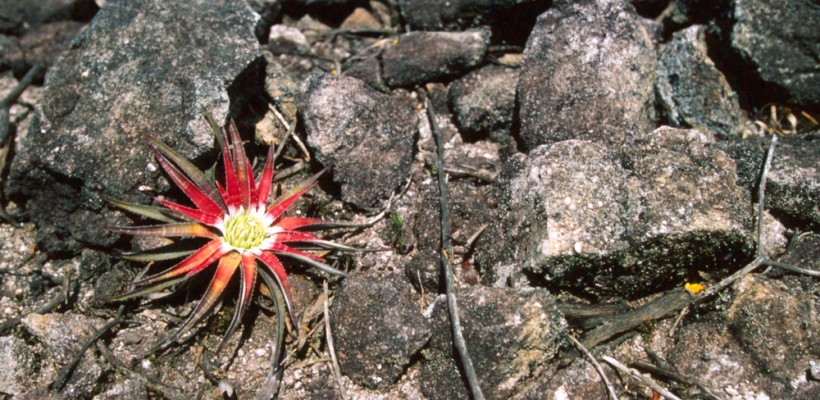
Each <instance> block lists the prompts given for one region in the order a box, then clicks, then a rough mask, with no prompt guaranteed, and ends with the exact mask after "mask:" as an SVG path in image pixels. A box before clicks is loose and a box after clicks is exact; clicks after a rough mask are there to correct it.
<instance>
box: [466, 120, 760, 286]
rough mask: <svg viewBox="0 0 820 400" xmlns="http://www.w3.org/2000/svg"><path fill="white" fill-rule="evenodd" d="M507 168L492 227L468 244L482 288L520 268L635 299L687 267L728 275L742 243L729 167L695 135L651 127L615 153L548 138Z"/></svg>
mask: <svg viewBox="0 0 820 400" xmlns="http://www.w3.org/2000/svg"><path fill="white" fill-rule="evenodd" d="M507 168H509V170H510V171H512V172H511V173H509V189H508V192H507V195H506V198H507V201H506V204H505V207H503V208H502V209H501V211H500V212H499V214H498V216H497V217H498V218H500V219H501V220H502V225H503V231H500V232H498V231H497V232H494V233H490V234H488V233H485V235H484V237H483V238H481V239H479V250H478V251H477V255H481V256H480V258H479V262H480V264H481V268H482V271H483V273H484V277H483V279H484V281H485V283H487V284H494V285H504V284H506V283H507V280H508V279H509V278H510V276H511V275H512V278H515V276H514V274H515V271H516V270H517V269H518V268H520V267H517V266H524V268H525V270H526V272H527V274H528V275H529V276H530V279H534V280H535V281H537V282H540V284H544V285H548V286H550V287H555V288H562V289H568V290H572V291H575V292H576V293H583V294H585V295H588V296H592V297H607V296H628V297H634V296H639V295H641V294H647V293H650V292H652V293H653V292H655V291H657V290H658V289H659V288H661V287H669V286H673V285H677V284H680V283H681V282H682V281H683V280H684V279H685V278H686V277H687V275H688V274H689V273H691V272H693V271H691V270H690V269H691V268H692V266H694V265H697V268H698V270H713V271H714V270H725V269H727V268H731V267H732V266H733V265H737V264H738V263H740V262H741V261H744V260H745V258H744V257H745V256H744V254H748V252H749V251H750V247H751V245H752V242H751V239H750V237H749V235H748V232H750V227H751V225H750V223H751V213H750V209H749V207H748V204H749V203H750V199H749V194H748V192H746V191H744V190H743V189H742V188H741V187H739V186H737V184H736V177H735V167H734V162H733V161H732V160H731V159H730V158H728V157H727V156H726V155H725V154H723V153H722V152H721V151H719V150H717V149H716V148H715V147H714V146H713V144H712V143H711V142H710V141H709V139H708V138H707V137H706V136H705V135H704V134H703V133H701V132H699V131H696V130H688V131H686V130H678V129H673V128H668V127H665V128H659V129H657V130H655V131H654V132H652V133H650V134H648V135H646V136H645V138H644V139H641V140H639V141H637V142H636V143H635V144H634V145H633V146H629V147H625V148H623V149H622V152H620V153H618V152H616V151H614V150H612V149H610V148H607V147H606V146H604V145H601V144H598V143H593V142H589V141H582V140H570V141H564V142H559V143H555V144H553V145H545V146H541V147H537V148H536V149H534V150H533V151H532V152H531V154H530V156H529V158H527V159H523V160H517V161H515V162H513V163H511V164H510V165H509V166H508V167H507ZM499 237H503V238H505V240H499ZM505 242H506V243H509V244H510V245H509V247H508V248H504V246H505V245H504V244H503V243H505ZM727 257H731V258H729V259H727Z"/></svg>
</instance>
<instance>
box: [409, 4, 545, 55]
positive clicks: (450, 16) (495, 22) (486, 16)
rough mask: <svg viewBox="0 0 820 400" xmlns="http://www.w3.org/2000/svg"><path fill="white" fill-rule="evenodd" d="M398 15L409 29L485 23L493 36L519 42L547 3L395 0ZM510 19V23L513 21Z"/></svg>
mask: <svg viewBox="0 0 820 400" xmlns="http://www.w3.org/2000/svg"><path fill="white" fill-rule="evenodd" d="M398 3H399V6H400V7H401V15H402V17H404V20H405V21H406V22H407V24H408V25H409V27H410V28H411V29H413V30H423V31H438V30H446V31H460V30H464V29H466V28H476V27H479V26H487V25H489V26H490V27H491V28H492V30H493V36H494V37H499V38H504V40H505V41H507V42H511V43H516V44H518V43H523V42H524V41H525V40H526V39H527V35H528V34H529V32H530V29H532V24H533V22H534V19H535V17H536V16H538V15H539V14H541V13H542V12H544V10H546V9H547V8H548V7H549V6H550V3H549V2H545V1H537V0H399V2H398ZM513 21H514V23H513Z"/></svg>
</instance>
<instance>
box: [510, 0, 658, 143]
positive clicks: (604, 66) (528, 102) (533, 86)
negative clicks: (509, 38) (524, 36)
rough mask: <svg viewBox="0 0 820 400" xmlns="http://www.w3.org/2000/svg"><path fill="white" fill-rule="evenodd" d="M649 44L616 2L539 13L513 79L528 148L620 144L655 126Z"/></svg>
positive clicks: (626, 8) (631, 13)
mask: <svg viewBox="0 0 820 400" xmlns="http://www.w3.org/2000/svg"><path fill="white" fill-rule="evenodd" d="M656 62H657V61H656V57H655V47H654V45H653V43H652V39H651V37H650V35H649V34H648V33H647V32H646V30H645V29H644V27H643V24H642V23H641V19H640V17H638V15H637V14H636V13H635V9H634V8H633V7H632V6H631V5H629V4H627V3H626V2H623V1H604V0H597V1H593V0H586V1H579V2H562V3H560V4H558V5H556V6H555V7H554V8H551V9H549V10H548V11H547V12H545V13H544V14H541V16H539V17H538V21H537V22H536V24H535V28H533V31H532V33H531V34H530V38H529V40H528V41H527V46H526V48H525V49H524V60H523V63H522V66H521V78H520V80H519V82H518V102H519V105H520V114H519V115H520V119H521V139H522V140H523V142H524V145H525V146H526V147H527V148H528V149H534V148H535V147H537V146H538V145H541V144H546V143H553V142H556V141H561V140H566V139H572V138H585V139H590V140H595V141H612V142H620V141H623V140H624V139H625V138H628V137H634V136H637V135H640V134H641V133H642V132H649V131H650V130H652V129H654V128H655V119H656V118H655V109H654V103H655V91H654V82H655V69H656Z"/></svg>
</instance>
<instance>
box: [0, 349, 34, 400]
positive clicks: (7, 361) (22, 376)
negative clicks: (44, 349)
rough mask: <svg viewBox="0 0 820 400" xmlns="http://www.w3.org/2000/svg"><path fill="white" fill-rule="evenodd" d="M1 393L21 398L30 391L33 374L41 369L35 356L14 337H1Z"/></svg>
mask: <svg viewBox="0 0 820 400" xmlns="http://www.w3.org/2000/svg"><path fill="white" fill-rule="evenodd" d="M0 357H2V359H3V362H2V363H0V393H4V394H6V395H12V396H19V395H21V394H23V393H24V392H27V391H28V390H29V389H30V384H31V379H32V377H31V374H32V373H33V372H34V371H35V370H36V369H37V368H38V367H39V365H38V363H37V362H36V360H35V354H34V353H33V352H32V351H31V350H30V349H29V348H28V346H26V343H25V342H24V341H23V340H21V339H18V338H16V337H14V336H3V337H0Z"/></svg>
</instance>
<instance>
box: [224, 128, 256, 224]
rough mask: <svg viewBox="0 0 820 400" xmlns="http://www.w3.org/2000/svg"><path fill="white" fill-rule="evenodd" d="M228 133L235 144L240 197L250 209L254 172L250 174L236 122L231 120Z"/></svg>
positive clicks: (235, 162) (234, 154)
mask: <svg viewBox="0 0 820 400" xmlns="http://www.w3.org/2000/svg"><path fill="white" fill-rule="evenodd" d="M228 133H229V134H230V136H231V145H232V146H233V163H234V167H235V168H236V180H237V182H238V184H239V199H240V201H241V202H242V207H245V209H246V210H247V209H249V208H250V205H251V182H250V180H251V179H253V178H252V177H253V174H249V173H248V170H249V165H248V164H249V163H248V156H246V155H245V147H244V146H242V139H241V138H240V137H239V131H238V130H237V129H236V124H235V123H234V122H233V120H231V122H229V123H228Z"/></svg>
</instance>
